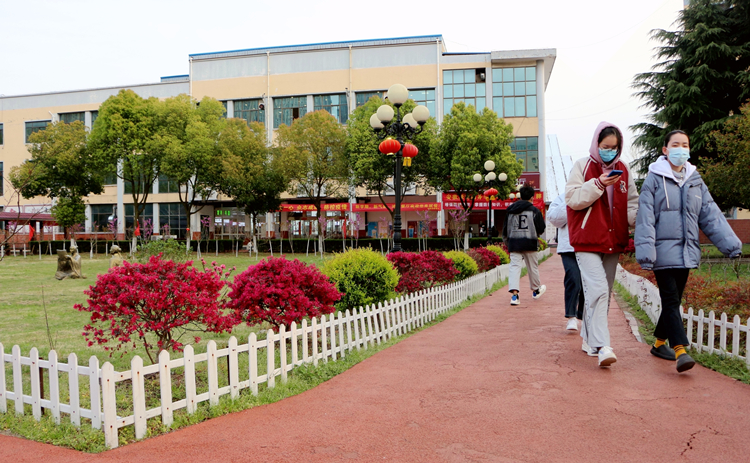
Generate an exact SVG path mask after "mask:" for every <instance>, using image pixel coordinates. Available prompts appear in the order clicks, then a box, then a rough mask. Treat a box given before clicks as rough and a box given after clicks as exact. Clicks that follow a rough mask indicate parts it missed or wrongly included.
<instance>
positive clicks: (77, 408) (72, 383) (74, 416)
mask: <svg viewBox="0 0 750 463" xmlns="http://www.w3.org/2000/svg"><path fill="white" fill-rule="evenodd" d="M97 389H98V388H97ZM68 391H70V422H71V423H73V426H75V427H77V428H79V427H81V404H80V394H79V386H78V356H77V355H76V354H75V353H71V354H70V355H68ZM91 413H92V415H93V413H94V410H93V409H92V410H91Z"/></svg>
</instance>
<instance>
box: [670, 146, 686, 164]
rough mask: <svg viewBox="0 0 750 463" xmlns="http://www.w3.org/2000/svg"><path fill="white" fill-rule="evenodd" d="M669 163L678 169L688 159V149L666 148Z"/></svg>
mask: <svg viewBox="0 0 750 463" xmlns="http://www.w3.org/2000/svg"><path fill="white" fill-rule="evenodd" d="M668 149H669V162H671V163H672V164H673V165H675V166H677V167H679V166H681V165H683V164H685V162H686V161H687V160H688V159H690V148H668Z"/></svg>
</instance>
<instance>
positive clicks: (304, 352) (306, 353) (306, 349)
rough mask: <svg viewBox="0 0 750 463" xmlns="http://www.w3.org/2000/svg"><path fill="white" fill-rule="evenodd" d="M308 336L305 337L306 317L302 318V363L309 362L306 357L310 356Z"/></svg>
mask: <svg viewBox="0 0 750 463" xmlns="http://www.w3.org/2000/svg"><path fill="white" fill-rule="evenodd" d="M307 344H308V337H307V319H303V320H302V363H309V362H308V360H307V359H308V358H310V352H309V347H308V345H307Z"/></svg>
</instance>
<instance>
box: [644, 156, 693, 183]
mask: <svg viewBox="0 0 750 463" xmlns="http://www.w3.org/2000/svg"><path fill="white" fill-rule="evenodd" d="M684 168H685V181H686V182H687V179H689V178H690V176H691V175H693V173H694V172H695V171H696V170H697V169H696V167H695V166H694V165H692V164H690V161H687V162H685V167H684ZM648 171H649V172H653V173H655V174H657V175H661V176H662V177H666V178H671V179H672V180H674V181H675V182H677V179H676V178H675V176H674V171H673V170H672V165H671V164H670V163H669V161H667V157H666V156H660V157H659V159H657V160H656V162H654V163H653V164H651V165H650V166H648Z"/></svg>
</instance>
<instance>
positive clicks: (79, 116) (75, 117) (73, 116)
mask: <svg viewBox="0 0 750 463" xmlns="http://www.w3.org/2000/svg"><path fill="white" fill-rule="evenodd" d="M59 116H60V122H65V123H66V124H72V123H73V122H75V121H81V122H85V117H86V113H84V112H77V113H62V114H60V115H59Z"/></svg>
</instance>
